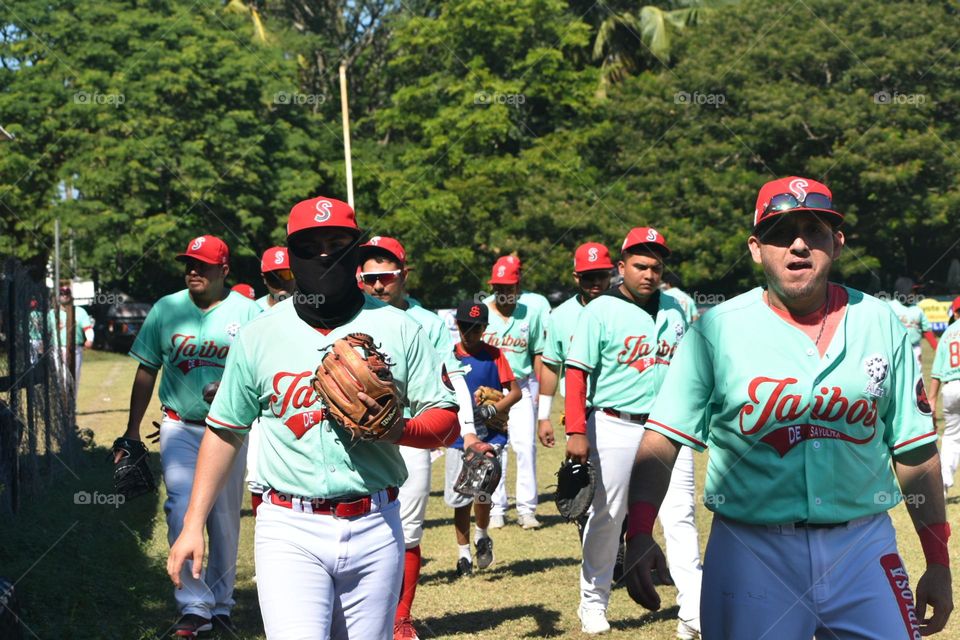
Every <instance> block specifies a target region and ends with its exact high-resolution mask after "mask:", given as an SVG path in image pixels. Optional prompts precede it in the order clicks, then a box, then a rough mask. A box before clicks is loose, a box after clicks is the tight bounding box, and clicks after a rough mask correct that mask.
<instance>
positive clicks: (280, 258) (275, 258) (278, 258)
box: [273, 251, 283, 264]
mask: <svg viewBox="0 0 960 640" xmlns="http://www.w3.org/2000/svg"><path fill="white" fill-rule="evenodd" d="M273 264H283V251H277V255H275V256H273Z"/></svg>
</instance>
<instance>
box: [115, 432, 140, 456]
mask: <svg viewBox="0 0 960 640" xmlns="http://www.w3.org/2000/svg"><path fill="white" fill-rule="evenodd" d="M123 437H124V438H127V439H128V440H139V439H140V427H136V428H134V427H127V430H126V431H125V432H124V433H123ZM123 456H124V452H123V451H121V450H120V449H115V450H114V451H113V464H117V463H118V462H120V459H121V458H123Z"/></svg>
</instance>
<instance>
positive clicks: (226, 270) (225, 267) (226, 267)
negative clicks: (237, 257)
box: [220, 264, 230, 279]
mask: <svg viewBox="0 0 960 640" xmlns="http://www.w3.org/2000/svg"><path fill="white" fill-rule="evenodd" d="M220 270H221V271H222V272H223V277H224V279H226V277H227V276H228V275H230V265H228V264H225V265H221V267H220Z"/></svg>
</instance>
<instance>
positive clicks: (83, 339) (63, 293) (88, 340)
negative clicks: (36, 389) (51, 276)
mask: <svg viewBox="0 0 960 640" xmlns="http://www.w3.org/2000/svg"><path fill="white" fill-rule="evenodd" d="M71 304H73V292H72V291H71V289H70V287H69V286H62V287H60V314H59V316H58V319H57V326H58V328H59V330H60V356H61V358H62V362H63V363H64V365H66V362H67V342H68V341H67V311H66V309H65V307H66V306H68V305H71ZM50 313H51V315H52V314H53V309H51V310H50ZM73 325H74V332H75V333H74V352H73V353H74V360H73V393H74V395H76V394H77V393H78V392H79V390H80V365H81V364H83V350H84V349H90V348H91V347H93V319H92V318H90V314H88V313H87V310H86V309H84V308H83V307H79V306H74V308H73Z"/></svg>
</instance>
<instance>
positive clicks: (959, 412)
mask: <svg viewBox="0 0 960 640" xmlns="http://www.w3.org/2000/svg"><path fill="white" fill-rule="evenodd" d="M940 398H941V400H940V406H941V408H942V409H943V422H944V425H945V426H944V428H943V440H942V441H941V442H940V465H941V467H940V469H941V473H943V487H944V489H949V488H950V487H952V486H953V476H954V474H955V473H956V472H957V467H958V466H960V380H951V381H950V382H947V383H945V384H944V385H943V386H941V387H940Z"/></svg>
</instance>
